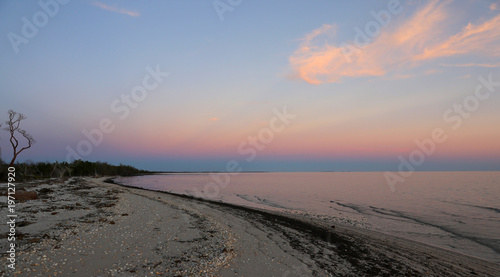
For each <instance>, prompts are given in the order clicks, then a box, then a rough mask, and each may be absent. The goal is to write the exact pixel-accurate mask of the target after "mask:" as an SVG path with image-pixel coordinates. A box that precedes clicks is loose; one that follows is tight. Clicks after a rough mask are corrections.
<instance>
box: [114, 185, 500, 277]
mask: <svg viewBox="0 0 500 277" xmlns="http://www.w3.org/2000/svg"><path fill="white" fill-rule="evenodd" d="M107 181H108V182H110V180H107ZM111 182H112V183H113V184H115V185H119V186H122V187H127V188H131V189H138V190H145V191H152V192H155V193H162V194H167V195H170V196H174V197H177V198H180V199H184V200H189V201H196V202H199V203H203V204H207V205H211V206H213V207H219V208H222V209H224V210H233V212H234V211H240V212H241V213H243V215H244V216H245V218H246V219H248V220H256V218H255V215H258V217H261V218H262V220H263V221H265V222H267V225H268V227H271V226H272V225H282V226H286V227H288V228H292V229H295V230H297V231H299V232H301V233H303V234H304V235H306V236H309V237H310V239H309V241H315V242H316V243H317V242H322V243H320V244H322V245H323V246H324V247H325V248H328V245H333V248H334V249H335V251H336V252H337V254H338V256H339V257H340V258H342V259H344V260H345V261H347V262H349V263H351V264H352V265H356V266H359V268H360V269H361V271H358V273H364V274H370V275H379V274H381V275H384V274H387V273H389V274H403V273H407V274H417V275H419V274H424V272H425V275H427V274H430V276H433V274H435V276H453V275H457V274H466V275H470V274H473V275H480V276H500V265H498V264H495V263H492V262H489V261H485V260H482V259H479V258H476V257H472V256H467V255H464V254H461V253H457V252H453V251H449V250H446V249H442V248H439V247H436V246H433V245H428V244H424V243H421V242H417V241H412V240H408V239H404V238H400V237H395V236H392V235H388V234H383V233H379V232H377V231H372V230H367V229H361V228H356V227H352V226H345V225H341V224H335V225H334V226H331V225H328V224H327V223H325V222H321V221H319V220H317V219H313V218H308V217H306V216H297V215H291V214H284V213H280V212H277V211H271V210H265V209H259V208H252V207H245V206H239V205H236V204H230V203H224V202H221V201H214V200H209V199H203V198H198V197H194V196H189V195H183V194H176V193H172V192H166V191H159V190H148V189H145V188H140V187H133V186H127V185H123V184H118V183H115V182H114V181H112V180H111ZM236 213H238V212H236ZM251 215H254V216H251ZM240 216H241V214H240ZM271 228H272V227H271ZM278 229H279V228H278ZM292 245H293V243H292ZM295 246H296V247H295V249H296V250H298V251H302V252H303V253H304V254H306V255H310V256H313V257H314V256H317V252H318V251H319V250H317V249H316V250H313V251H307V250H308V249H307V248H308V247H307V246H306V247H304V246H298V245H295ZM308 252H309V253H308ZM381 257H384V258H381ZM328 258H329V257H328V255H325V257H324V258H319V259H317V260H315V262H316V263H318V264H319V267H321V268H325V267H327V266H329V265H330V266H331V265H332V264H331V263H329V262H328V261H325V260H328ZM313 260H314V258H313ZM376 264H378V265H377V266H375V265H376ZM380 265H383V266H380ZM397 268H399V270H398V269H397ZM404 268H406V269H404ZM383 269H386V270H383ZM410 272H412V273H410ZM330 274H332V273H331V272H330ZM333 274H334V273H333ZM403 275H404V274H403ZM428 276H429V275H428Z"/></svg>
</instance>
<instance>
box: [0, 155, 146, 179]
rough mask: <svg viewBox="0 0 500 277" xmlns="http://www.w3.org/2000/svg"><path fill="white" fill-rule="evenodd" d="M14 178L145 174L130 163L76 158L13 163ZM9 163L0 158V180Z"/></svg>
mask: <svg viewBox="0 0 500 277" xmlns="http://www.w3.org/2000/svg"><path fill="white" fill-rule="evenodd" d="M13 166H14V167H15V168H16V180H19V181H29V180H38V179H47V178H66V177H74V176H116V175H119V176H133V175H140V174H146V173H148V171H145V170H139V169H137V168H135V167H132V166H130V165H123V164H120V165H112V164H109V163H107V162H99V161H97V162H90V161H82V160H76V161H73V162H71V163H68V162H52V163H51V162H36V163H35V162H29V161H28V162H24V163H16V164H14V165H13ZM8 167H9V164H7V163H5V162H3V161H1V160H0V180H7V172H8Z"/></svg>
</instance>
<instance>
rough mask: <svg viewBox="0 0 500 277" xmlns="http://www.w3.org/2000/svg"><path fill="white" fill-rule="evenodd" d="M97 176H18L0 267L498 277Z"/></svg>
mask: <svg viewBox="0 0 500 277" xmlns="http://www.w3.org/2000/svg"><path fill="white" fill-rule="evenodd" d="M103 181H104V178H101V179H91V178H87V179H73V180H71V181H68V182H66V183H60V182H55V181H51V182H44V183H39V184H29V185H26V187H27V188H26V189H27V190H36V191H38V193H39V196H40V197H39V199H37V200H28V201H26V202H24V203H17V204H16V210H17V213H18V216H19V218H18V222H17V224H18V226H17V230H16V231H17V236H18V239H17V241H16V242H17V260H16V270H15V271H12V270H10V269H9V268H7V264H8V262H7V257H6V255H5V251H6V250H5V249H7V243H8V242H7V239H6V234H7V225H5V223H3V224H2V225H0V227H1V230H0V232H1V233H0V234H2V237H0V238H1V239H0V246H1V248H2V253H3V256H2V261H3V262H2V264H3V267H2V268H1V269H0V273H1V274H2V276H500V265H498V264H492V263H489V262H486V261H482V260H479V259H475V258H472V257H468V256H464V255H461V254H457V253H453V252H449V251H446V250H442V249H438V248H435V247H431V246H427V245H424V244H420V243H416V242H412V241H407V240H404V239H400V238H395V237H392V236H388V235H383V234H380V233H376V232H372V231H368V230H363V229H356V228H353V227H347V226H340V225H336V226H334V227H333V226H328V225H324V224H323V223H322V222H318V221H313V219H309V218H298V217H293V216H290V215H284V214H279V213H271V212H268V211H262V210H256V209H249V208H242V207H237V206H233V205H229V204H221V203H213V202H208V201H200V200H197V199H192V198H187V197H179V196H176V195H171V194H167V193H161V192H153V191H147V190H141V189H137V188H128V187H122V186H118V185H115V184H109V183H105V182H103ZM3 202H5V199H4V200H3ZM6 215H7V210H6V209H5V205H4V206H2V210H1V212H0V216H1V217H2V218H4V219H6V218H7V217H6ZM4 221H5V220H4Z"/></svg>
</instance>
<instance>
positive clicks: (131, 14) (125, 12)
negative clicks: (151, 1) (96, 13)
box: [92, 1, 141, 17]
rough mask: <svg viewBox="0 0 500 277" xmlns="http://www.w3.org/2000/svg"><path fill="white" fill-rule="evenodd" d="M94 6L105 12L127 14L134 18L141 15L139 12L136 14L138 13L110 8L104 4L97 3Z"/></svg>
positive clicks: (114, 7)
mask: <svg viewBox="0 0 500 277" xmlns="http://www.w3.org/2000/svg"><path fill="white" fill-rule="evenodd" d="M92 5H94V6H96V7H99V8H101V9H103V10H106V11H110V12H115V13H121V14H126V15H129V16H133V17H137V16H139V15H141V14H140V13H139V12H136V11H130V10H127V9H124V8H118V7H116V6H108V5H106V4H104V3H101V2H97V1H95V2H93V3H92Z"/></svg>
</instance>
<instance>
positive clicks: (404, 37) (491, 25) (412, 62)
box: [289, 1, 500, 84]
mask: <svg viewBox="0 0 500 277" xmlns="http://www.w3.org/2000/svg"><path fill="white" fill-rule="evenodd" d="M449 3H450V1H431V2H429V3H428V4H427V5H425V6H423V7H421V8H420V9H419V10H417V11H416V12H415V13H414V14H413V15H412V16H410V17H409V18H407V19H406V20H404V21H401V22H397V23H395V22H392V23H390V26H389V25H388V26H386V27H384V28H382V30H381V32H380V34H379V35H378V36H376V37H374V38H372V39H371V43H369V44H367V45H365V46H363V47H360V48H358V47H357V48H356V49H357V50H355V51H353V49H352V48H353V46H352V47H351V48H348V47H346V46H344V45H342V46H338V45H335V44H329V43H327V41H329V38H331V37H333V36H335V30H336V26H334V25H328V24H325V25H323V26H322V27H320V28H318V29H316V30H314V31H312V32H311V33H309V34H307V35H305V36H304V38H303V39H302V43H301V45H300V46H299V48H298V49H297V50H296V51H295V52H294V53H293V54H292V55H291V56H290V58H289V61H290V66H291V69H292V73H291V74H290V77H292V78H298V79H303V80H305V81H306V82H308V83H311V84H321V83H335V82H340V81H341V79H342V78H344V77H363V76H379V77H381V76H387V75H389V76H396V75H398V74H399V75H401V76H406V75H404V74H401V72H404V70H405V69H411V68H413V67H417V66H420V65H422V64H423V63H425V62H426V61H428V60H432V59H437V58H440V57H449V56H457V55H466V54H474V55H482V56H487V57H492V56H494V57H498V56H500V48H498V47H497V46H498V45H499V44H500V31H499V30H500V15H497V16H496V17H494V18H491V19H489V20H487V21H485V22H482V23H479V24H471V23H469V24H468V25H467V26H466V27H464V28H463V29H462V30H461V31H460V32H458V33H456V34H453V35H451V36H450V35H445V34H443V31H444V30H445V29H446V28H445V26H448V25H450V24H451V23H450V21H451V20H453V16H454V15H453V14H450V13H449V12H448V8H447V6H448V4H449ZM347 43H349V44H351V45H354V43H352V42H347ZM346 53H348V55H346ZM436 72H437V71H436ZM426 74H428V72H426Z"/></svg>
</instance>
